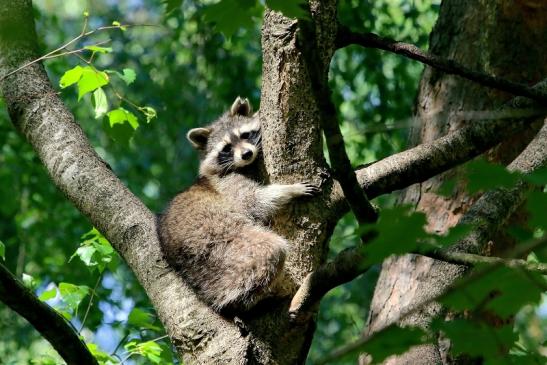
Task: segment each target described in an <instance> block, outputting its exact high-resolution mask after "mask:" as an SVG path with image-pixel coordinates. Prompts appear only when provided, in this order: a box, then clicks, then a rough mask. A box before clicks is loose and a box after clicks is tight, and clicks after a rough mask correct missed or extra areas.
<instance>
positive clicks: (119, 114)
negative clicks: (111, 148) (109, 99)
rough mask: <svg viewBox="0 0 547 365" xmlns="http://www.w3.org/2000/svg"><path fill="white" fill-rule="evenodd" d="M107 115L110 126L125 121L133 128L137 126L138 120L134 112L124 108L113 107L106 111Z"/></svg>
mask: <svg viewBox="0 0 547 365" xmlns="http://www.w3.org/2000/svg"><path fill="white" fill-rule="evenodd" d="M107 115H108V121H109V123H110V126H111V127H112V126H114V125H116V124H124V123H125V122H127V123H129V125H130V126H131V127H132V128H133V129H137V127H138V126H139V122H138V120H137V117H136V116H135V114H133V113H131V112H130V111H127V110H125V109H124V108H118V109H114V110H112V111H110V112H108V114H107Z"/></svg>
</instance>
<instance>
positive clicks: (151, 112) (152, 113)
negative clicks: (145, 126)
mask: <svg viewBox="0 0 547 365" xmlns="http://www.w3.org/2000/svg"><path fill="white" fill-rule="evenodd" d="M140 111H141V112H142V113H143V114H144V116H145V117H146V123H150V121H151V120H152V119H154V118H156V116H157V114H156V109H154V108H152V107H149V106H145V107H142V108H140Z"/></svg>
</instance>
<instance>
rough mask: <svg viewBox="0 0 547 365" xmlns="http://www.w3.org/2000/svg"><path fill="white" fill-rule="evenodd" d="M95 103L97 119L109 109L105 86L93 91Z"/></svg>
mask: <svg viewBox="0 0 547 365" xmlns="http://www.w3.org/2000/svg"><path fill="white" fill-rule="evenodd" d="M93 104H94V105H95V119H99V118H101V117H102V116H103V115H105V114H106V112H107V111H108V100H107V99H106V94H105V93H104V90H103V88H101V87H100V88H98V89H97V90H95V91H93Z"/></svg>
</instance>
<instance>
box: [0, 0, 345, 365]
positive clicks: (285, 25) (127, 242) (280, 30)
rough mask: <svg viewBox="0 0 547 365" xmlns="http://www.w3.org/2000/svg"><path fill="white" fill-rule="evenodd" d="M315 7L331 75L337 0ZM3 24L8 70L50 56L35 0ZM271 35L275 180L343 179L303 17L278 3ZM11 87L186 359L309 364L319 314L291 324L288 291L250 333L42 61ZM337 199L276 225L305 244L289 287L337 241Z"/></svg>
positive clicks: (268, 60) (59, 172)
mask: <svg viewBox="0 0 547 365" xmlns="http://www.w3.org/2000/svg"><path fill="white" fill-rule="evenodd" d="M311 10H312V12H313V14H314V18H315V19H316V21H317V23H316V25H317V35H318V40H317V42H318V44H319V45H321V49H320V54H321V55H322V60H323V63H322V64H323V71H324V72H325V73H326V72H327V69H328V62H329V60H330V57H331V54H332V52H333V49H334V46H333V44H334V35H335V34H336V32H335V29H330V28H329V27H330V26H332V27H335V25H336V22H335V21H334V20H335V13H336V11H335V10H336V8H335V2H334V1H329V2H325V1H323V2H312V3H311ZM322 24H326V25H328V26H327V27H322ZM0 27H1V28H0V74H2V75H7V74H8V73H9V72H10V71H13V70H15V69H17V68H18V67H20V66H21V65H24V64H25V63H27V62H29V61H31V60H33V59H35V58H37V56H38V55H37V52H36V48H37V47H36V34H35V31H34V23H33V16H32V8H31V2H30V1H28V0H14V1H10V2H6V3H3V4H2V5H1V6H0ZM263 35H264V38H263V44H264V59H265V63H264V65H265V66H264V86H263V97H262V108H261V115H262V118H263V121H264V124H263V133H264V160H265V166H266V169H267V171H268V174H267V178H268V180H270V181H271V182H274V181H275V182H290V181H297V180H307V181H313V182H315V183H317V184H322V187H323V188H324V189H325V190H326V191H327V192H328V190H329V189H330V188H331V187H332V180H330V179H329V177H328V174H327V173H326V170H327V166H326V163H325V161H324V158H323V154H322V145H321V138H320V130H319V126H318V124H317V122H316V121H317V120H318V119H317V118H316V116H317V113H318V111H317V107H316V106H315V105H314V102H313V100H312V97H311V96H310V95H311V93H310V92H309V91H310V86H309V80H308V78H307V75H306V72H305V69H304V63H303V62H302V57H301V52H300V51H299V49H298V44H297V42H296V38H297V27H296V23H295V21H293V20H289V19H287V18H284V17H282V16H281V15H280V14H278V13H274V12H267V14H266V17H265V22H264V31H263ZM0 86H1V90H2V95H3V97H4V99H5V101H6V105H7V106H8V110H9V114H10V117H11V119H12V121H13V123H14V125H15V127H16V128H17V129H18V130H19V131H20V132H21V133H22V134H23V135H24V136H25V137H26V138H27V140H28V141H29V142H30V143H31V144H32V146H33V147H34V149H35V151H36V153H37V155H38V156H39V158H40V159H41V161H42V163H43V164H44V166H45V167H46V169H47V171H48V172H49V174H50V176H51V178H52V180H53V182H54V183H55V184H56V185H57V186H58V187H59V188H60V189H61V190H62V191H63V192H64V193H65V195H66V197H67V198H68V199H69V200H70V201H71V202H73V203H74V204H75V205H76V207H77V208H78V209H79V210H80V211H81V212H82V214H84V215H85V216H86V217H88V219H89V220H90V221H91V223H92V224H93V225H94V226H96V227H97V228H98V229H99V230H100V231H101V232H102V233H103V234H104V235H105V236H106V237H107V238H108V239H109V241H110V242H111V244H112V246H113V247H114V248H115V249H116V250H117V251H118V252H119V253H120V255H121V256H122V257H123V258H124V259H125V261H126V262H127V264H128V265H129V267H130V268H131V269H132V270H133V271H134V273H135V275H136V277H137V279H138V280H139V282H140V283H141V284H142V286H143V288H144V290H145V291H146V293H147V295H148V296H149V297H150V300H151V301H152V304H153V305H154V307H155V309H156V311H157V313H158V315H159V318H160V320H161V321H162V323H163V324H164V326H165V328H166V330H167V332H168V333H169V335H170V338H171V340H172V342H173V344H174V345H175V346H176V348H177V350H178V352H179V354H180V355H181V357H182V358H183V361H184V362H185V363H187V364H193V363H196V364H251V363H261V364H296V363H303V361H304V359H305V356H306V354H307V351H308V349H309V345H310V343H311V337H312V335H313V330H314V323H313V320H309V321H306V322H305V323H299V324H293V323H291V322H290V321H289V317H288V312H287V306H288V298H287V300H285V301H281V302H280V301H277V302H272V303H268V305H267V306H265V307H263V308H260V307H259V308H257V309H256V311H254V312H253V313H252V314H251V315H250V317H249V318H244V321H246V322H247V323H246V324H247V326H248V327H249V328H250V333H249V334H242V333H241V332H240V331H239V329H238V328H237V327H236V326H235V325H234V324H233V322H232V321H231V320H228V319H225V318H223V317H220V316H219V315H217V314H215V313H213V312H212V311H211V310H210V309H209V308H208V307H206V306H205V305H204V304H202V303H200V302H199V301H198V300H197V299H196V298H195V296H194V294H193V293H192V291H191V290H189V288H188V287H187V286H186V285H185V284H184V282H183V281H182V280H181V278H180V277H179V276H178V275H177V274H176V273H175V272H174V271H173V270H172V269H171V268H170V267H169V266H168V265H167V263H166V262H165V260H164V259H163V257H162V254H161V251H160V246H159V243H158V237H157V234H156V217H155V215H154V214H153V213H152V212H150V211H149V210H148V209H147V208H146V207H145V206H144V205H143V204H142V202H140V201H139V200H138V199H137V198H136V197H135V196H134V195H133V194H132V193H131V192H130V191H129V190H128V189H127V188H126V187H125V186H124V185H123V184H122V183H121V182H120V181H119V180H118V179H117V178H116V177H115V175H114V174H113V173H112V171H111V170H110V169H109V167H108V166H107V165H106V164H105V163H104V161H102V160H101V159H100V158H99V157H98V156H97V154H96V153H95V151H94V150H93V148H92V147H91V146H90V145H89V143H88V141H87V139H86V137H85V135H84V134H83V132H82V130H81V128H80V127H79V126H78V124H77V123H76V122H75V120H74V117H73V116H72V114H71V113H70V112H69V111H68V110H67V108H66V107H65V106H64V105H63V103H62V101H61V100H60V99H59V97H58V95H57V93H56V91H55V90H54V89H53V88H52V86H51V85H50V83H49V80H48V79H47V76H46V73H45V72H44V69H43V67H42V66H41V64H39V63H35V64H32V65H31V66H28V67H25V68H23V69H21V70H19V71H18V72H16V73H14V74H12V75H10V76H8V77H6V78H3V79H2V81H1V85H0ZM303 141H305V143H302V142H303ZM321 176H322V177H321ZM327 204H328V201H326V200H325V199H321V198H319V197H318V198H316V199H311V200H309V201H307V202H305V201H304V202H302V203H301V204H294V205H293V206H291V209H289V210H288V211H287V212H286V214H285V215H284V216H283V217H279V219H277V220H276V221H275V222H274V223H273V228H274V229H275V230H276V231H278V232H279V233H280V234H282V235H283V236H285V237H287V238H288V239H289V241H290V242H292V244H293V250H292V252H291V253H290V255H289V257H288V260H287V263H286V268H287V280H286V282H287V285H286V287H287V288H286V290H287V292H288V294H290V293H292V292H294V290H295V288H296V286H297V285H298V284H299V282H300V281H301V280H302V278H303V277H304V276H305V275H306V274H307V273H309V272H310V271H311V270H313V269H314V268H315V267H317V265H319V263H321V262H322V261H323V260H324V256H325V252H326V250H325V249H326V243H325V242H326V239H327V237H328V236H329V234H330V232H331V231H332V228H333V225H334V223H333V222H332V221H328V220H325V219H324V215H325V212H326V211H328V207H327Z"/></svg>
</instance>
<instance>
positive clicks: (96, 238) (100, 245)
mask: <svg viewBox="0 0 547 365" xmlns="http://www.w3.org/2000/svg"><path fill="white" fill-rule="evenodd" d="M82 239H84V241H82V242H81V243H80V247H79V248H78V249H77V250H76V252H75V253H74V254H73V255H72V256H71V257H70V259H69V262H70V261H71V260H72V259H73V258H74V257H76V256H77V257H79V258H80V260H82V262H83V263H84V264H85V265H86V266H87V267H89V268H91V269H94V268H97V269H98V270H99V272H103V271H104V269H105V268H106V266H107V265H108V264H109V263H110V262H111V261H112V259H113V258H114V249H113V248H112V246H111V245H110V242H108V240H107V239H106V238H105V237H104V236H103V235H102V234H101V232H99V231H98V230H97V229H96V228H93V229H92V230H91V231H89V232H87V233H85V234H84V235H82Z"/></svg>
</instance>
